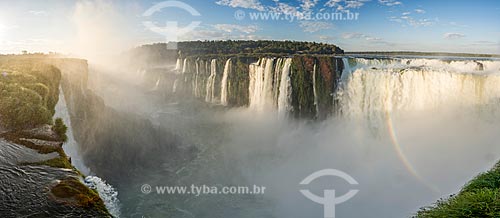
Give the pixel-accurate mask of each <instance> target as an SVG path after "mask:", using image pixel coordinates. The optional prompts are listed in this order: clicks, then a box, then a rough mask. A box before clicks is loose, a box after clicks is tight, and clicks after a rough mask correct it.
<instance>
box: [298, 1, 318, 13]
mask: <svg viewBox="0 0 500 218" xmlns="http://www.w3.org/2000/svg"><path fill="white" fill-rule="evenodd" d="M300 1H301V2H302V4H301V5H300V6H301V7H302V10H303V11H310V10H311V9H312V8H313V7H314V6H316V4H318V2H319V0H300Z"/></svg>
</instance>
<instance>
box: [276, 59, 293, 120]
mask: <svg viewBox="0 0 500 218" xmlns="http://www.w3.org/2000/svg"><path fill="white" fill-rule="evenodd" d="M291 66H292V58H287V59H286V60H285V64H284V65H283V70H282V73H281V79H280V84H279V96H278V112H279V113H280V114H285V115H286V113H287V112H288V111H290V110H291V109H292V108H291V104H290V102H291V98H292V81H291V79H290V75H291V74H292V72H291Z"/></svg>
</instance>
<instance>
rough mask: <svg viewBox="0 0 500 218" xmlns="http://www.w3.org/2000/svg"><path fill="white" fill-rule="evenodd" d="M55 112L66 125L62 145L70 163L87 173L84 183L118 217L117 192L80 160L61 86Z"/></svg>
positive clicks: (55, 115)
mask: <svg viewBox="0 0 500 218" xmlns="http://www.w3.org/2000/svg"><path fill="white" fill-rule="evenodd" d="M55 109H56V112H55V114H54V117H56V118H61V119H62V120H63V121H64V124H65V125H66V126H67V127H68V130H67V133H66V135H67V136H68V140H67V141H66V142H65V143H64V145H63V150H64V153H66V154H67V155H68V156H69V157H70V158H71V164H72V165H73V166H74V167H75V168H76V169H78V171H80V172H81V173H82V174H83V175H87V177H86V178H85V180H84V184H85V185H87V186H88V187H89V188H91V189H94V190H96V191H97V192H98V193H99V196H100V197H101V199H102V200H103V201H104V204H105V206H106V208H107V209H108V211H109V212H110V213H111V215H113V217H120V202H119V200H118V198H117V196H118V192H117V191H115V189H114V188H113V187H112V186H111V185H109V184H107V183H106V182H105V181H103V180H102V179H101V178H99V177H96V176H90V175H91V173H92V172H91V171H90V169H89V168H88V167H87V166H85V163H84V162H83V160H82V156H81V154H80V150H79V147H78V143H77V142H76V140H75V137H74V135H73V128H72V127H71V119H70V115H69V112H68V107H67V104H66V99H65V98H64V92H63V89H62V88H61V87H59V101H58V102H57V104H56V108H55Z"/></svg>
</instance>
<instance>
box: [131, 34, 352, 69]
mask: <svg viewBox="0 0 500 218" xmlns="http://www.w3.org/2000/svg"><path fill="white" fill-rule="evenodd" d="M177 47H178V50H172V49H167V44H166V43H155V44H150V45H143V46H140V47H137V48H135V49H133V50H131V51H130V52H129V53H127V55H129V58H130V59H131V60H134V61H133V62H134V63H135V62H137V61H139V62H141V61H142V62H145V63H147V64H148V65H151V64H164V63H165V61H170V62H173V61H175V59H176V58H178V57H179V51H181V52H180V55H181V56H182V57H187V56H196V57H200V56H204V55H217V56H219V57H220V56H226V55H232V56H234V55H246V56H248V55H251V56H255V57H262V56H286V55H295V54H308V55H312V54H314V55H335V54H343V53H344V50H342V49H340V48H339V47H337V46H336V45H332V44H326V43H317V42H299V41H273V40H258V41H252V40H236V41H234V40H227V41H189V42H178V44H177Z"/></svg>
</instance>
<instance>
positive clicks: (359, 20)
mask: <svg viewBox="0 0 500 218" xmlns="http://www.w3.org/2000/svg"><path fill="white" fill-rule="evenodd" d="M499 21H500V1H498V0H475V1H472V0H454V1H447V0H182V1H158V0H155V1H151V0H144V1H137V0H124V1H123V0H122V1H114V0H85V1H71V0H46V1H36V0H31V1H28V0H19V1H10V0H9V1H8V0H0V53H20V52H21V51H22V50H27V51H30V52H49V51H55V52H62V53H78V52H83V53H85V52H90V51H92V52H95V51H96V50H98V51H101V52H103V53H105V52H119V51H122V50H126V49H128V48H131V47H134V46H138V45H141V44H146V43H154V42H165V41H173V40H176V41H186V40H227V39H232V40H238V39H251V40H258V39H273V40H297V41H316V42H325V43H331V44H336V45H338V46H340V47H341V48H342V49H344V50H346V51H432V52H466V53H490V54H500V25H499ZM175 23H176V24H175ZM174 24H175V25H174ZM167 27H168V28H167Z"/></svg>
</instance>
